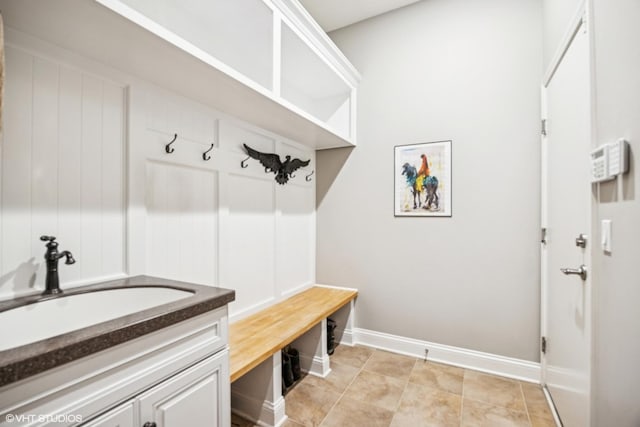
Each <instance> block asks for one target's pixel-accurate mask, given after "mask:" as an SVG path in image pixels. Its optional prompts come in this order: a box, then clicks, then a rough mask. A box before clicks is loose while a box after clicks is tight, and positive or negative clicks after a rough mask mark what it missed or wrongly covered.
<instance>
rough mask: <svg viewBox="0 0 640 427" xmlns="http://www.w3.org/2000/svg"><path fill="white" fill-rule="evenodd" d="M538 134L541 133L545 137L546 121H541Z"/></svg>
mask: <svg viewBox="0 0 640 427" xmlns="http://www.w3.org/2000/svg"><path fill="white" fill-rule="evenodd" d="M540 133H542V136H547V119H542V121H541V123H540Z"/></svg>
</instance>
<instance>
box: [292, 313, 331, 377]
mask: <svg viewBox="0 0 640 427" xmlns="http://www.w3.org/2000/svg"><path fill="white" fill-rule="evenodd" d="M291 347H293V348H295V349H297V350H298V351H299V352H300V368H301V369H302V371H303V372H306V373H309V374H313V375H316V376H319V377H322V378H324V377H326V376H327V375H329V372H331V368H330V367H329V355H328V354H327V319H323V320H322V322H320V323H318V324H317V325H315V326H314V327H313V328H311V329H310V330H309V331H308V332H306V333H305V334H304V335H302V336H301V337H300V338H298V339H297V340H295V341H294V342H293V343H291Z"/></svg>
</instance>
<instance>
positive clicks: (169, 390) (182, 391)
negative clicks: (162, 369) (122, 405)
mask: <svg viewBox="0 0 640 427" xmlns="http://www.w3.org/2000/svg"><path fill="white" fill-rule="evenodd" d="M230 393H231V391H230V384H229V356H228V351H227V350H224V351H222V352H220V353H218V354H216V355H214V356H211V357H209V358H207V359H205V360H203V361H202V362H199V363H197V364H196V365H194V366H192V367H191V368H189V369H187V370H185V371H184V372H181V373H180V374H177V375H175V376H174V377H171V378H169V379H168V380H166V381H164V382H162V383H160V384H158V385H157V386H155V387H153V388H152V389H150V390H148V391H147V392H145V393H143V394H141V395H140V396H139V397H138V399H137V401H138V404H139V408H140V425H144V424H145V423H147V422H149V423H151V422H153V423H155V425H156V426H157V427H183V426H187V425H191V426H210V427H214V426H217V427H227V426H229V425H230V422H231V421H230V420H231V403H230Z"/></svg>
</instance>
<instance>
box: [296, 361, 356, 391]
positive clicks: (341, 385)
mask: <svg viewBox="0 0 640 427" xmlns="http://www.w3.org/2000/svg"><path fill="white" fill-rule="evenodd" d="M358 372H360V368H356V367H354V366H349V365H345V364H344V363H336V362H335V361H333V360H332V361H331V372H330V373H329V375H327V377H326V378H320V377H317V376H315V375H306V376H305V377H304V378H303V379H302V382H303V383H306V384H311V385H315V386H318V387H330V388H332V389H333V390H335V391H337V392H338V393H342V392H343V391H345V389H346V388H347V386H348V385H349V384H351V382H352V381H353V379H354V378H355V377H356V375H358Z"/></svg>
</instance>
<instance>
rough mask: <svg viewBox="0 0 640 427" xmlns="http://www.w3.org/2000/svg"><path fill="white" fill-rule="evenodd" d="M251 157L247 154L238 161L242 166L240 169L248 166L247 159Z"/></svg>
mask: <svg viewBox="0 0 640 427" xmlns="http://www.w3.org/2000/svg"><path fill="white" fill-rule="evenodd" d="M250 158H251V156H247V158H246V159H244V160H243V161H241V162H240V166H241V167H242V169H244V168H246V167H249V165H248V164H247V160H249V159H250Z"/></svg>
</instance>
